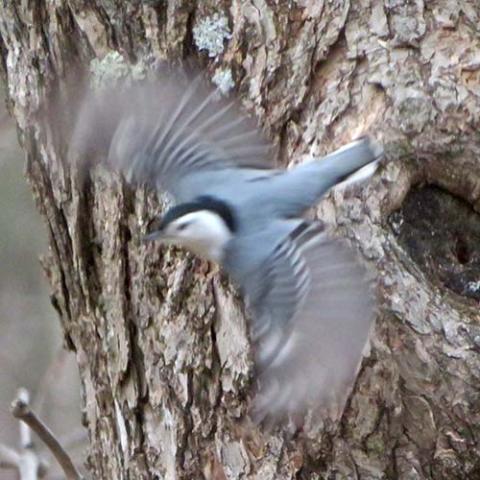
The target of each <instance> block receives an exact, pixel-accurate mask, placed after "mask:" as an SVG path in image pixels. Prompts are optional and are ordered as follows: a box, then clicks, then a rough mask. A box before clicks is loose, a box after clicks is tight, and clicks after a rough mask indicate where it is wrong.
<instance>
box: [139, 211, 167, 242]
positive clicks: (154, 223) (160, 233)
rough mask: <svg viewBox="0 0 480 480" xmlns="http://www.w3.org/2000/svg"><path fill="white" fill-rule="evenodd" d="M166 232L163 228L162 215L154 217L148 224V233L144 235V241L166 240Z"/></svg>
mask: <svg viewBox="0 0 480 480" xmlns="http://www.w3.org/2000/svg"><path fill="white" fill-rule="evenodd" d="M165 239H166V234H165V231H164V228H163V223H162V217H160V216H158V217H155V218H153V220H151V221H150V222H149V223H148V225H147V233H146V235H144V236H143V237H142V242H143V243H148V242H152V241H154V240H165Z"/></svg>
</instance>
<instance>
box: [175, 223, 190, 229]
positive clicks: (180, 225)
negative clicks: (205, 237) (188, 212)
mask: <svg viewBox="0 0 480 480" xmlns="http://www.w3.org/2000/svg"><path fill="white" fill-rule="evenodd" d="M188 225H190V222H183V223H180V224H179V225H178V227H177V230H185V229H186V228H187V227H188Z"/></svg>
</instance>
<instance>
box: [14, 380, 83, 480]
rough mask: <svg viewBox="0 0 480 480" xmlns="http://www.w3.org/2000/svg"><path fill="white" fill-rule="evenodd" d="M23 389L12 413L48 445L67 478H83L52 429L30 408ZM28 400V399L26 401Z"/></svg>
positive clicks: (79, 479)
mask: <svg viewBox="0 0 480 480" xmlns="http://www.w3.org/2000/svg"><path fill="white" fill-rule="evenodd" d="M22 391H23V389H21V390H20V391H19V393H18V395H17V398H16V399H15V400H14V401H13V402H12V407H11V410H12V414H13V416H14V417H15V418H18V419H19V420H21V421H22V422H25V423H26V424H27V425H28V426H29V427H30V428H31V429H32V430H33V431H34V432H35V433H36V434H37V435H38V436H39V438H40V439H41V440H42V441H43V442H44V443H45V445H47V447H48V448H49V449H50V451H51V452H52V454H53V456H54V457H55V458H56V460H57V461H58V463H59V464H60V466H61V467H62V469H63V471H64V473H65V476H66V478H67V480H81V479H82V476H81V475H80V474H79V473H78V471H77V469H76V468H75V465H74V464H73V462H72V460H71V458H70V457H69V455H68V453H67V452H66V451H65V450H64V449H63V447H62V446H61V445H60V443H59V442H58V440H57V439H56V438H55V436H54V435H53V433H52V432H51V430H50V429H49V428H48V427H47V426H46V425H45V424H44V423H43V422H42V421H41V420H40V419H39V418H38V417H37V415H36V414H35V412H33V411H32V410H31V409H30V405H29V403H28V392H27V396H25V395H24V393H23V392H22ZM25 400H26V401H25Z"/></svg>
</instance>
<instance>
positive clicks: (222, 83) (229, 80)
mask: <svg viewBox="0 0 480 480" xmlns="http://www.w3.org/2000/svg"><path fill="white" fill-rule="evenodd" d="M212 81H213V83H214V84H215V85H216V86H217V87H218V89H219V90H220V92H221V93H222V94H224V95H226V94H227V93H228V92H229V91H230V90H232V88H233V87H235V82H234V81H233V77H232V71H231V70H230V69H229V68H226V69H221V68H217V70H216V71H215V74H214V75H213V77H212Z"/></svg>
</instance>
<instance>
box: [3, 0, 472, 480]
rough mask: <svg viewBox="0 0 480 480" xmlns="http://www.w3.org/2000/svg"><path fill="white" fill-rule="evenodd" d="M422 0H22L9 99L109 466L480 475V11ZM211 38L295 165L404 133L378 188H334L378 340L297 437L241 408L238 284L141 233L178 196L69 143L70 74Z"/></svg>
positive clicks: (195, 472) (244, 389) (161, 475)
mask: <svg viewBox="0 0 480 480" xmlns="http://www.w3.org/2000/svg"><path fill="white" fill-rule="evenodd" d="M425 3H428V5H425V4H424V2H423V1H422V0H415V1H411V2H402V1H400V0H384V1H380V0H365V1H362V2H350V1H348V0H333V1H328V2H327V1H323V0H317V1H314V0H297V1H292V2H287V1H278V2H273V1H266V0H248V1H240V0H233V1H232V2H228V1H226V0H208V1H207V0H205V1H198V2H193V1H189V0H177V1H172V0H170V1H166V0H165V1H162V0H150V1H147V0H143V1H140V0H130V1H114V0H108V1H107V0H90V1H87V0H38V1H27V0H21V1H20V0H4V1H3V2H2V4H1V6H0V14H1V24H0V35H1V56H2V59H3V69H4V74H5V77H6V81H7V84H8V91H9V102H10V108H11V111H12V113H13V114H14V116H15V118H16V120H17V122H18V126H19V131H20V136H21V138H22V141H23V145H24V148H25V150H26V153H27V176H28V179H29V181H30V182H31V185H32V189H33V191H34V194H35V197H36V199H37V204H38V208H39V210H40V211H41V213H42V214H43V216H44V219H45V221H46V222H47V224H48V229H49V234H50V250H49V252H48V254H47V256H46V257H45V259H44V265H45V270H46V273H47V276H48V279H49V281H50V284H51V287H52V302H53V304H54V306H55V307H56V308H57V310H58V312H59V314H60V318H61V323H62V328H63V331H64V334H65V339H66V342H65V344H66V346H67V348H70V349H72V350H73V351H74V352H75V353H76V358H77V361H78V366H79V370H80V376H81V379H82V395H83V404H84V422H85V425H86V427H87V428H88V431H89V434H90V441H91V445H90V450H89V455H88V466H89V468H90V470H91V472H92V477H93V478H105V479H110V478H112V479H113V478H115V479H122V478H148V479H150V478H158V479H165V480H167V479H168V480H170V479H175V478H179V479H181V478H185V479H197V478H207V479H218V480H220V479H227V478H228V479H236V478H249V479H259V480H260V479H262V480H265V479H293V478H302V479H315V478H364V479H380V478H400V479H403V478H408V479H427V478H429V479H430V478H431V479H437V480H438V479H453V478H472V479H473V478H480V447H479V445H480V426H479V425H480V398H479V392H480V387H479V380H480V361H479V349H480V324H479V320H480V315H479V313H478V305H479V303H478V302H479V299H480V247H479V245H480V217H479V216H478V213H477V212H478V210H479V209H480V168H479V167H480V160H479V159H480V137H479V134H478V131H479V115H480V100H479V99H480V49H479V47H478V25H479V24H480V7H479V6H478V3H477V0H470V1H469V0H464V1H463V2H457V1H456V0H432V1H430V2H425ZM191 55H194V56H197V57H201V58H202V61H203V63H204V65H205V67H206V69H207V70H208V72H209V75H210V76H211V77H212V78H213V79H214V81H216V82H217V83H218V84H220V85H221V86H222V87H223V88H225V89H228V88H232V87H233V86H235V88H236V89H238V91H239V95H240V96H241V98H242V101H243V103H244V105H245V107H246V109H247V110H249V111H251V112H252V113H254V114H255V115H256V116H257V117H258V118H259V119H260V121H261V123H262V124H263V125H264V126H265V129H266V131H267V132H268V134H269V135H270V137H271V139H272V140H273V141H274V142H275V143H276V144H278V145H279V146H280V157H279V158H280V161H281V162H283V163H284V164H288V163H294V162H299V161H302V160H303V156H305V155H314V156H320V155H322V154H325V153H327V152H329V151H331V150H333V149H334V148H335V147H339V146H340V145H341V144H343V143H345V142H347V141H349V140H351V139H353V138H354V137H356V136H358V135H359V134H361V133H363V132H366V131H370V132H372V133H373V134H374V135H375V136H376V137H377V139H378V140H380V141H381V142H382V143H383V144H384V145H385V149H386V153H387V160H388V162H387V163H386V165H385V167H384V168H382V169H381V172H380V173H379V174H378V175H376V177H375V178H374V180H373V181H372V182H371V184H370V185H369V186H367V187H366V188H363V189H361V191H358V192H354V194H352V193H351V192H349V194H348V195H346V194H345V192H344V191H340V190H336V191H334V192H333V193H332V194H330V195H329V196H328V197H327V198H326V199H325V200H324V201H323V202H322V204H321V205H320V206H319V208H318V214H319V216H320V217H321V218H322V219H324V220H325V221H327V222H328V223H330V224H331V225H332V226H333V227H335V228H336V229H337V231H338V233H339V234H341V235H344V236H348V237H350V238H351V239H353V240H354V242H355V243H356V244H358V246H359V248H360V250H361V252H362V254H363V255H364V257H365V258H367V259H368V260H369V261H370V262H371V263H372V264H374V265H375V266H376V269H377V272H378V278H379V288H378V290H379V299H380V301H379V303H380V308H379V314H378V317H377V321H376V328H375V332H374V333H373V335H372V337H373V338H372V348H371V351H370V353H369V355H368V356H367V357H366V358H365V359H364V361H363V365H362V369H361V371H360V374H359V377H358V380H357V383H356V386H355V391H354V392H353V394H352V396H351V398H350V401H349V403H348V404H347V407H346V410H345V412H344V414H343V416H342V418H341V419H337V420H330V421H325V422H324V424H322V425H309V426H308V427H306V428H305V429H304V430H303V431H302V432H299V433H298V434H296V435H295V436H294V437H289V436H287V435H285V434H284V433H282V432H281V431H274V432H271V431H264V430H262V428H259V427H256V426H253V425H250V424H249V422H248V421H247V420H246V418H245V416H244V415H245V412H246V405H247V401H248V398H247V397H248V393H249V378H250V356H249V342H248V334H247V328H246V323H245V320H244V316H243V312H242V308H241V304H240V302H239V300H238V298H237V297H236V295H235V293H234V291H233V290H232V288H231V287H230V286H229V284H228V282H227V281H226V280H225V279H223V278H222V277H221V276H220V275H219V274H218V273H217V272H216V270H215V269H214V267H212V266H211V265H209V264H208V263H206V262H203V261H200V260H198V259H196V258H194V257H193V256H191V255H188V254H185V253H184V252H182V251H179V250H175V249H169V250H164V249H161V248H158V247H156V246H153V245H151V246H145V245H143V244H142V243H141V242H140V237H141V234H142V233H143V232H144V231H145V228H144V227H145V224H146V222H147V221H148V220H149V219H150V218H152V216H153V214H154V213H157V212H158V210H159V208H160V206H159V205H158V204H157V202H156V200H155V198H154V196H153V195H152V194H151V193H149V192H146V191H144V190H142V189H138V190H136V191H134V190H133V189H132V188H130V187H128V186H127V185H126V184H125V183H124V181H123V180H122V179H121V178H120V177H118V176H116V175H113V174H112V173H110V172H107V171H106V170H104V169H101V168H96V169H95V170H94V171H92V173H91V180H90V181H88V182H81V181H80V180H79V178H78V175H77V174H76V173H75V172H73V171H72V169H71V167H70V166H69V165H67V164H66V162H65V152H66V150H67V147H68V145H67V143H68V140H67V139H68V135H67V134H66V132H67V131H68V126H69V125H70V124H71V122H72V121H73V120H74V117H75V115H74V110H75V92H73V91H72V90H71V89H68V88H67V87H66V86H65V85H67V84H68V82H66V79H67V78H68V77H69V76H70V77H71V76H72V75H80V73H82V72H83V74H85V73H86V72H88V70H89V69H90V70H91V75H92V76H93V77H94V78H95V79H97V80H98V81H100V80H101V79H105V78H107V79H108V78H110V77H109V76H110V75H125V74H136V73H138V72H140V73H141V71H142V69H145V68H149V66H151V65H154V64H155V63H156V62H157V61H160V60H164V59H178V58H181V57H187V56H191ZM133 65H135V67H133ZM79 72H80V73H79ZM99 79H100V80H99ZM52 98H56V99H58V98H67V99H69V101H70V104H69V108H66V107H65V108H64V111H62V110H59V109H58V108H57V107H56V106H55V105H54V104H56V103H58V102H54V101H53V100H51V99H52ZM52 112H53V113H54V114H52ZM69 122H70V123H69ZM65 126H66V127H67V128H65ZM460 198H461V199H463V200H461V199H460Z"/></svg>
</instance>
